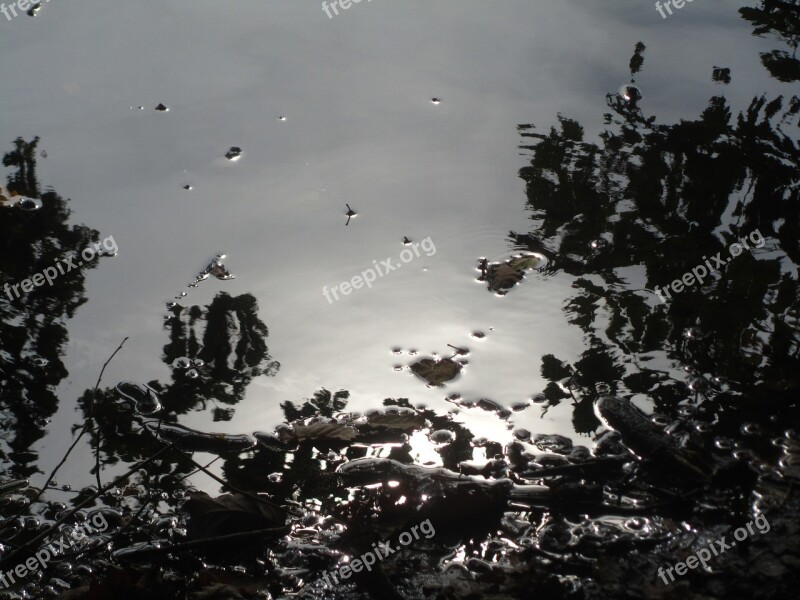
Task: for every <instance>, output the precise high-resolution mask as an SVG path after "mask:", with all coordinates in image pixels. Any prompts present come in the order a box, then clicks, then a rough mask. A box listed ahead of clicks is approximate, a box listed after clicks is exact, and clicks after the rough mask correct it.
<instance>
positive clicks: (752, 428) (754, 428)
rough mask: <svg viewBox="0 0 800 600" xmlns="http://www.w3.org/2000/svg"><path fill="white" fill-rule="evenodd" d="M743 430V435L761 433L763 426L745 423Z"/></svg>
mask: <svg viewBox="0 0 800 600" xmlns="http://www.w3.org/2000/svg"><path fill="white" fill-rule="evenodd" d="M741 432H742V434H743V435H757V434H759V433H761V427H759V426H758V424H756V423H745V424H744V425H742V427H741Z"/></svg>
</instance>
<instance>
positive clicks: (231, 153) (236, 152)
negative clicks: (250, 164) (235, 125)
mask: <svg viewBox="0 0 800 600" xmlns="http://www.w3.org/2000/svg"><path fill="white" fill-rule="evenodd" d="M241 156H242V149H241V148H239V146H231V147H230V149H229V150H228V151H227V152H226V153H225V158H227V159H228V160H230V161H237V160H239V159H240V158H241Z"/></svg>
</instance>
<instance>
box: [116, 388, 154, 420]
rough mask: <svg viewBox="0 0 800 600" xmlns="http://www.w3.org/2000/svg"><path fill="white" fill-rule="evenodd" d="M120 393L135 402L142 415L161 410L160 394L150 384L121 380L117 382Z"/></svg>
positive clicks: (137, 410) (136, 408)
mask: <svg viewBox="0 0 800 600" xmlns="http://www.w3.org/2000/svg"><path fill="white" fill-rule="evenodd" d="M117 391H118V392H119V394H120V395H121V396H122V397H123V398H125V399H126V400H129V401H131V402H133V404H134V407H135V410H136V412H138V413H139V414H141V415H152V414H154V413H157V412H158V411H159V410H161V402H160V401H159V399H158V394H157V393H156V392H155V390H154V389H152V388H151V387H149V386H146V385H140V384H138V383H132V382H130V381H121V382H120V383H118V384H117Z"/></svg>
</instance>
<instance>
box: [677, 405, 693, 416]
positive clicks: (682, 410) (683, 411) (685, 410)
mask: <svg viewBox="0 0 800 600" xmlns="http://www.w3.org/2000/svg"><path fill="white" fill-rule="evenodd" d="M696 412H697V409H696V408H695V407H694V406H686V405H684V406H679V407H678V414H679V415H680V416H682V417H691V416H692V415H693V414H695V413H696Z"/></svg>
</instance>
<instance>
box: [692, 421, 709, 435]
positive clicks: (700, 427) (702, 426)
mask: <svg viewBox="0 0 800 600" xmlns="http://www.w3.org/2000/svg"><path fill="white" fill-rule="evenodd" d="M694 428H695V430H697V431H698V432H700V433H708V432H709V431H711V423H706V422H705V421H700V422H699V423H697V424H695V426H694Z"/></svg>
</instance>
